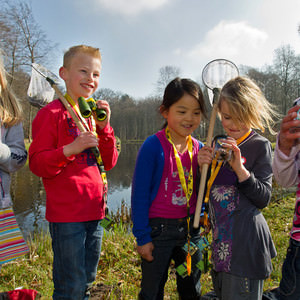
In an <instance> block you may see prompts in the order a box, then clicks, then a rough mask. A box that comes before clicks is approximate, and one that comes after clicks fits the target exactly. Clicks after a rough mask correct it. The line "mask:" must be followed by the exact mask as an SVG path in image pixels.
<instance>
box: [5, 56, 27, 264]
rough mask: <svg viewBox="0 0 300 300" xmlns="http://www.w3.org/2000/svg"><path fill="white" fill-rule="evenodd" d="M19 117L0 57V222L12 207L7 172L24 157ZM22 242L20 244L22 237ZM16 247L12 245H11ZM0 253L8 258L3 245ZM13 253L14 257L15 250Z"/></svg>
mask: <svg viewBox="0 0 300 300" xmlns="http://www.w3.org/2000/svg"><path fill="white" fill-rule="evenodd" d="M21 119H22V111H21V107H20V105H19V102H18V100H17V99H16V97H15V96H14V94H13V93H12V91H11V90H10V88H9V86H8V84H7V79H6V72H5V69H4V65H3V61H2V59H1V58H0V122H1V130H0V213H1V216H2V217H3V218H4V221H3V223H5V218H6V217H5V216H7V214H8V213H7V212H8V209H9V208H11V207H12V200H11V196H10V183H11V177H10V173H11V172H15V171H17V170H18V169H20V168H21V167H22V166H23V165H24V164H25V162H26V159H27V152H26V149H25V145H24V135H23V127H22V123H21ZM10 214H11V213H10ZM3 223H2V224H3ZM3 230H5V228H4V229H3ZM2 239H3V240H1V237H0V245H1V244H2V245H4V243H5V244H6V246H7V243H9V242H8V241H7V240H6V241H5V240H4V239H5V236H2ZM20 239H22V238H20ZM1 242H2V243H1ZM18 242H19V241H18ZM20 243H21V242H20ZM22 243H24V240H23V242H22ZM17 246H18V245H15V247H17ZM22 247H23V246H21V247H20V248H19V249H18V250H20V251H19V252H21V248H22ZM6 248H7V247H6ZM0 254H1V255H0V256H2V257H6V258H7V260H8V259H10V258H9V257H10V253H7V250H6V249H5V248H4V246H3V247H2V248H1V247H0ZM15 256H16V257H17V256H18V255H17V253H16V254H15ZM16 257H14V258H16ZM10 260H11V259H10ZM4 262H6V260H4V259H3V260H1V261H0V269H1V265H2V264H3V263H4Z"/></svg>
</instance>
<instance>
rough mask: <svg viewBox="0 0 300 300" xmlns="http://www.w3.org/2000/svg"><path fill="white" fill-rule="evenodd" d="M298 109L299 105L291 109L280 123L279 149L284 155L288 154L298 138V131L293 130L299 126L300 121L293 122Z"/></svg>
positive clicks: (299, 135)
mask: <svg viewBox="0 0 300 300" xmlns="http://www.w3.org/2000/svg"><path fill="white" fill-rule="evenodd" d="M299 109H300V106H299V105H296V106H294V107H292V108H291V109H290V110H289V111H288V113H287V115H286V116H285V117H284V118H283V119H282V122H281V126H280V133H279V149H280V150H281V151H282V152H283V153H285V154H286V155H289V154H290V151H291V149H292V147H293V146H294V145H295V143H297V142H298V141H297V140H298V139H299V138H300V130H299V129H295V127H299V126H300V120H295V118H296V117H297V111H298V110H299ZM293 129H294V130H293Z"/></svg>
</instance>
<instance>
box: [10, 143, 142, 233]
mask: <svg viewBox="0 0 300 300" xmlns="http://www.w3.org/2000/svg"><path fill="white" fill-rule="evenodd" d="M140 146H141V145H140V144H123V145H122V151H121V154H120V156H119V159H118V162H117V165H116V166H115V167H114V168H113V169H112V170H110V171H108V172H107V178H108V207H109V209H110V211H112V212H113V213H117V212H118V210H120V209H121V206H122V203H123V204H125V205H126V206H127V207H128V208H129V207H130V194H131V180H132V176H133V172H134V166H135V160H136V155H137V152H138V149H139V147H140ZM11 193H12V198H13V202H14V211H15V214H16V218H17V221H18V224H19V226H20V228H21V229H22V231H23V233H24V235H25V236H27V235H28V234H30V233H31V232H33V231H35V230H40V229H48V222H47V221H46V220H45V203H46V194H45V190H44V187H43V183H42V180H41V178H39V177H37V176H35V175H34V174H32V173H31V172H30V170H29V167H28V166H27V165H26V166H24V167H23V168H22V169H20V170H19V171H18V172H16V173H14V174H13V175H12V186H11Z"/></svg>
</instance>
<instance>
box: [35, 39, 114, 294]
mask: <svg viewBox="0 0 300 300" xmlns="http://www.w3.org/2000/svg"><path fill="white" fill-rule="evenodd" d="M100 69H101V54H100V51H99V49H98V48H93V47H90V46H85V45H79V46H74V47H71V48H70V49H69V50H68V51H67V52H66V53H65V55H64V62H63V66H62V67H61V68H60V69H59V75H60V77H61V78H62V79H63V80H64V81H65V84H66V90H67V93H66V95H65V98H66V99H67V100H68V102H69V103H70V104H71V105H72V106H73V109H74V111H75V112H76V113H77V114H79V111H78V98H79V97H84V98H89V97H90V96H91V95H92V94H93V93H94V92H95V91H96V89H97V87H98V83H99V76H100ZM96 104H97V107H98V108H101V109H105V111H106V114H107V118H106V119H105V120H104V121H98V120H97V119H96V118H95V119H94V118H92V117H91V118H89V119H82V120H83V123H84V126H85V127H86V129H87V131H86V132H83V133H82V132H80V131H79V129H78V127H77V126H76V124H75V122H74V120H73V119H72V118H71V115H70V113H69V112H68V111H67V110H66V109H65V107H64V105H63V104H62V103H61V101H60V100H59V99H57V100H54V101H52V102H51V103H49V104H48V105H46V106H45V107H43V108H42V109H41V110H40V111H39V112H38V114H37V116H36V117H35V119H34V121H33V123H32V137H33V141H32V143H31V145H30V148H29V167H30V170H31V171H32V172H33V173H34V174H36V175H37V176H40V177H42V179H43V184H44V187H45V190H46V219H47V220H48V221H49V227H50V234H51V237H52V248H53V253H54V261H53V281H54V293H53V299H54V300H55V299H88V297H89V292H88V290H89V288H90V287H91V285H92V283H93V281H94V280H95V278H96V271H97V265H98V261H99V257H100V252H101V240H102V234H103V229H102V227H101V226H100V221H101V220H102V219H103V218H104V216H105V201H104V199H103V195H104V188H105V185H104V184H103V181H102V177H101V174H100V172H99V169H98V166H97V161H96V159H95V156H94V155H93V153H92V151H91V149H90V148H91V147H95V146H97V147H98V148H99V150H100V154H101V158H102V161H103V164H104V167H105V170H110V169H111V168H112V167H114V166H115V164H116V162H117V158H118V153H117V149H116V141H115V137H114V131H113V129H112V127H111V126H110V124H109V120H110V108H109V104H108V103H107V102H106V101H103V100H98V101H97V102H96Z"/></svg>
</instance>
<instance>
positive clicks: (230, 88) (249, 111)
mask: <svg viewBox="0 0 300 300" xmlns="http://www.w3.org/2000/svg"><path fill="white" fill-rule="evenodd" d="M222 101H226V103H227V104H228V108H229V111H230V114H231V116H232V117H233V121H234V122H235V123H236V124H241V123H244V124H245V125H246V126H247V127H249V128H253V129H259V130H261V131H262V132H264V131H265V128H268V129H269V131H270V133H271V134H275V131H274V130H273V129H272V125H274V124H275V121H274V117H279V114H278V113H277V112H276V110H275V106H274V105H272V104H271V103H270V102H269V101H268V100H267V99H266V98H265V96H264V95H263V93H262V91H261V89H260V88H259V87H258V85H256V83H255V82H254V81H252V80H251V79H249V78H247V77H241V76H238V77H236V78H233V79H231V80H229V81H228V82H227V83H226V84H225V85H224V86H223V88H222V90H221V93H220V101H219V103H218V109H219V111H220V108H221V103H222Z"/></svg>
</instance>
